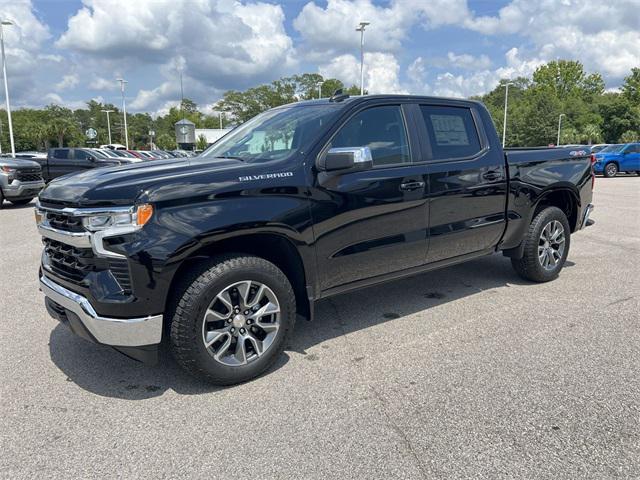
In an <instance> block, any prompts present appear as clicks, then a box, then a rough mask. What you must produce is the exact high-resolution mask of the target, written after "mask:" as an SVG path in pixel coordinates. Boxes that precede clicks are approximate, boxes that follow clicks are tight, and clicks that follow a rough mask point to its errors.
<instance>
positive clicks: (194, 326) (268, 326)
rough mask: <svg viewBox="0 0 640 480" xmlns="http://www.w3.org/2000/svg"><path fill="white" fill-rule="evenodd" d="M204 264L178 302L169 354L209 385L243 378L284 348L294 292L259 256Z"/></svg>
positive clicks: (292, 315) (290, 325) (291, 321)
mask: <svg viewBox="0 0 640 480" xmlns="http://www.w3.org/2000/svg"><path fill="white" fill-rule="evenodd" d="M205 268H206V269H205V270H204V271H203V272H202V273H201V274H199V275H197V276H196V278H195V279H192V280H191V281H187V283H188V285H186V289H185V290H184V291H183V293H182V295H181V297H180V298H179V300H178V303H177V306H176V309H175V314H174V315H173V319H172V322H171V330H170V332H171V333H170V336H171V349H172V352H173V355H174V357H175V358H176V360H177V362H178V363H179V364H180V365H181V366H182V367H183V368H184V369H186V370H187V371H188V372H190V373H192V374H194V375H196V376H198V377H201V378H204V379H206V380H208V381H209V382H211V383H214V384H217V385H232V384H235V383H241V382H245V381H247V380H250V379H252V378H254V377H256V376H258V375H260V374H261V373H262V372H264V371H265V370H267V369H268V368H269V367H270V366H271V365H273V363H274V362H275V361H276V359H277V358H278V356H279V355H280V354H281V353H282V351H283V350H284V347H285V344H286V341H287V339H288V338H289V336H290V335H291V333H292V331H293V326H294V323H295V317H296V300H295V294H294V292H293V289H292V287H291V284H290V283H289V280H288V279H287V277H286V276H285V274H284V273H282V271H281V270H280V269H279V268H278V267H276V266H275V265H274V264H273V263H271V262H269V261H267V260H265V259H263V258H259V257H251V256H229V257H223V258H219V259H217V260H213V261H212V262H211V263H210V265H208V266H207V267H205Z"/></svg>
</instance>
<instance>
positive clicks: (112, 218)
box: [82, 203, 153, 232]
mask: <svg viewBox="0 0 640 480" xmlns="http://www.w3.org/2000/svg"><path fill="white" fill-rule="evenodd" d="M152 216H153V206H152V205H149V204H148V203H146V204H144V205H138V206H137V207H134V208H133V209H131V210H130V211H128V212H108V211H107V212H104V213H100V214H96V215H88V216H86V217H83V218H82V224H83V225H84V227H85V228H86V229H87V230H89V231H91V232H97V231H100V230H107V229H111V228H120V227H130V228H132V229H138V228H142V227H143V226H144V225H145V224H146V223H147V222H148V221H149V220H150V219H151V217H152Z"/></svg>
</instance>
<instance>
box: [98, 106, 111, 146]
mask: <svg viewBox="0 0 640 480" xmlns="http://www.w3.org/2000/svg"><path fill="white" fill-rule="evenodd" d="M100 111H101V112H102V113H106V114H107V131H108V132H109V145H111V143H112V142H111V122H110V121H109V114H110V113H111V112H113V110H100Z"/></svg>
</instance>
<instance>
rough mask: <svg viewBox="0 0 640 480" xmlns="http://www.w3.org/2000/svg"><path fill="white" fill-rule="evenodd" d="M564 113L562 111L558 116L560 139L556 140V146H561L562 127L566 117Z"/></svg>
mask: <svg viewBox="0 0 640 480" xmlns="http://www.w3.org/2000/svg"><path fill="white" fill-rule="evenodd" d="M565 116H566V115H565V114H564V113H561V114H560V116H559V117H558V141H557V142H556V147H558V146H560V128H562V117H565Z"/></svg>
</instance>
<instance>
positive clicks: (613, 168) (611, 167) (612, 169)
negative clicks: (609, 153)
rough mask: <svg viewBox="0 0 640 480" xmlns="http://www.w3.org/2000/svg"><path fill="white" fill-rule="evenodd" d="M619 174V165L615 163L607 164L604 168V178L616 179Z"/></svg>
mask: <svg viewBox="0 0 640 480" xmlns="http://www.w3.org/2000/svg"><path fill="white" fill-rule="evenodd" d="M617 174H618V165H616V164H615V163H607V164H606V165H605V166H604V176H605V177H607V178H611V177H615V176H616V175H617Z"/></svg>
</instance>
